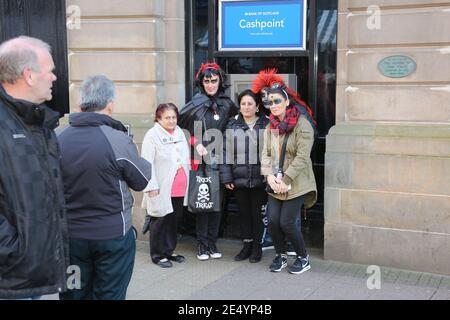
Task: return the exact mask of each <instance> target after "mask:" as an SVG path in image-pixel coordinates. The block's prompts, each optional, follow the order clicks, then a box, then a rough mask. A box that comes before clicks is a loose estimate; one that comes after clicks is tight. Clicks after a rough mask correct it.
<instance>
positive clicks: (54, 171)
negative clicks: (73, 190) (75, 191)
mask: <svg viewBox="0 0 450 320" xmlns="http://www.w3.org/2000/svg"><path fill="white" fill-rule="evenodd" d="M54 67H55V65H54V63H53V59H52V56H51V53H50V46H49V45H48V44H46V43H45V42H43V41H41V40H39V39H35V38H30V37H25V36H21V37H18V38H14V39H11V40H9V41H6V42H4V43H2V44H0V168H1V169H0V299H22V298H31V299H37V298H39V297H40V296H41V295H46V294H53V293H57V292H62V291H64V290H66V270H67V266H68V262H69V260H68V241H67V222H66V213H65V204H64V193H63V185H62V181H61V168H60V153H59V148H58V143H57V139H56V136H55V133H54V131H53V129H54V128H55V127H56V126H57V124H58V120H59V113H57V112H54V111H53V110H51V109H49V108H48V107H46V106H45V105H44V104H43V102H44V101H47V100H51V99H52V84H53V82H54V81H55V80H56V76H55V75H54V74H53V69H54Z"/></svg>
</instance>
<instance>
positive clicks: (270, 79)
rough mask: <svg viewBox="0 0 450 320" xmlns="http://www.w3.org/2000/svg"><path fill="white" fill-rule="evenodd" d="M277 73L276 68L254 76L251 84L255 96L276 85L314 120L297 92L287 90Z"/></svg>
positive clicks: (262, 71)
mask: <svg viewBox="0 0 450 320" xmlns="http://www.w3.org/2000/svg"><path fill="white" fill-rule="evenodd" d="M277 71H278V70H277V69H276V68H272V69H267V70H261V71H260V72H259V73H258V75H257V76H256V79H255V80H253V82H252V91H253V92H254V93H255V94H261V90H262V89H264V88H271V87H272V86H273V85H274V84H277V83H278V84H280V85H281V86H282V87H283V89H284V91H286V93H287V94H288V95H289V98H290V99H294V100H295V101H296V102H297V103H298V104H299V105H301V106H302V107H304V108H305V109H306V111H307V112H308V113H309V115H310V116H311V118H312V119H314V117H313V112H312V110H311V108H310V107H309V106H308V105H307V104H306V102H305V101H303V100H302V99H301V98H300V95H299V94H298V93H297V92H295V91H294V90H292V89H291V88H289V87H288V86H287V85H286V84H285V83H284V80H283V77H282V76H280V75H278V74H276V73H277ZM314 122H315V121H314Z"/></svg>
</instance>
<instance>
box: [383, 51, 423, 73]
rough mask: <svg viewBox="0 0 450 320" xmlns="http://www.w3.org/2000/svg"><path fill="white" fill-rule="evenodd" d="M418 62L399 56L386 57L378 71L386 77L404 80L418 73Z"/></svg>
mask: <svg viewBox="0 0 450 320" xmlns="http://www.w3.org/2000/svg"><path fill="white" fill-rule="evenodd" d="M416 68H417V64H416V62H415V61H414V60H413V59H411V58H410V57H407V56H402V55H397V56H390V57H386V58H384V59H383V60H381V61H380V63H379V64H378V70H380V72H381V74H382V75H384V76H385V77H389V78H404V77H407V76H409V75H410V74H411V73H413V72H414V71H416Z"/></svg>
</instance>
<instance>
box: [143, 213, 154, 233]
mask: <svg viewBox="0 0 450 320" xmlns="http://www.w3.org/2000/svg"><path fill="white" fill-rule="evenodd" d="M151 219H152V217H151V216H149V215H146V216H145V221H144V225H143V226H142V234H146V233H147V232H148V231H150V222H151Z"/></svg>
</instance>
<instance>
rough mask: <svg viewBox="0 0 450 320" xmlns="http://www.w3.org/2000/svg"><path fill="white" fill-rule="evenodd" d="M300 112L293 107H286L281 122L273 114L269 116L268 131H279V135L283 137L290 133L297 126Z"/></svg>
mask: <svg viewBox="0 0 450 320" xmlns="http://www.w3.org/2000/svg"><path fill="white" fill-rule="evenodd" d="M299 117H300V112H299V111H298V109H297V108H295V107H288V108H287V109H286V116H285V117H284V119H283V121H280V120H279V119H278V118H277V117H275V116H274V115H273V114H271V115H270V118H269V119H270V130H279V134H280V135H283V134H286V133H289V132H291V131H292V130H293V129H294V128H295V126H296V125H297V121H298V118H299Z"/></svg>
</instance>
